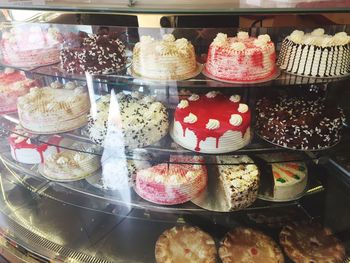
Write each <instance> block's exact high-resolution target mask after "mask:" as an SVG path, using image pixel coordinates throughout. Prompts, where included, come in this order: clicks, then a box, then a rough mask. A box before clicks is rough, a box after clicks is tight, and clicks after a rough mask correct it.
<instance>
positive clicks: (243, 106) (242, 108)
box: [238, 103, 249, 113]
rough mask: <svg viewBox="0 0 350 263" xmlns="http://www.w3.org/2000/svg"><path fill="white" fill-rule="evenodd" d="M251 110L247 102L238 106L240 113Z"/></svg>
mask: <svg viewBox="0 0 350 263" xmlns="http://www.w3.org/2000/svg"><path fill="white" fill-rule="evenodd" d="M248 110H249V107H248V105H247V104H244V103H240V104H239V106H238V112H240V113H246V112H247V111H248Z"/></svg>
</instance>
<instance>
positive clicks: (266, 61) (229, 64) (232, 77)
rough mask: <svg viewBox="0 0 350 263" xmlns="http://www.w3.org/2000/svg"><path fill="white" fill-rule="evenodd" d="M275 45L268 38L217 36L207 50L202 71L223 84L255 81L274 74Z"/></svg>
mask: <svg viewBox="0 0 350 263" xmlns="http://www.w3.org/2000/svg"><path fill="white" fill-rule="evenodd" d="M275 60H276V52H275V45H274V44H273V42H272V41H271V39H270V36H269V35H260V36H258V37H249V35H248V33H247V32H238V34H237V36H236V37H227V35H226V34H223V33H219V34H217V36H216V38H215V39H214V41H213V42H212V43H211V45H210V47H209V51H208V59H207V62H206V64H205V72H207V73H208V74H209V75H211V76H213V77H215V78H216V79H218V80H222V81H232V82H235V81H236V82H256V81H264V79H268V78H271V77H272V76H274V74H275V73H276V64H275Z"/></svg>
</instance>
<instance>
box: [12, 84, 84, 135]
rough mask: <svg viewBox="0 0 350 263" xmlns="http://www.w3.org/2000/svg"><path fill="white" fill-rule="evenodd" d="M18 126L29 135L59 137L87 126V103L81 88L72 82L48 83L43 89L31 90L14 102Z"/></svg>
mask: <svg viewBox="0 0 350 263" xmlns="http://www.w3.org/2000/svg"><path fill="white" fill-rule="evenodd" d="M17 108H18V116H19V119H20V124H21V126H22V127H23V128H25V129H26V130H29V131H31V132H33V133H42V134H45V133H46V134H50V133H60V132H67V131H71V130H74V129H77V128H80V127H82V126H83V125H85V124H86V123H87V113H88V112H89V110H90V101H89V96H88V94H87V92H85V90H84V88H83V87H79V86H76V84H75V83H73V82H68V83H67V84H65V85H62V84H60V83H59V82H53V83H51V86H49V87H44V88H31V89H30V92H29V93H28V94H26V95H24V96H22V97H19V98H18V101H17Z"/></svg>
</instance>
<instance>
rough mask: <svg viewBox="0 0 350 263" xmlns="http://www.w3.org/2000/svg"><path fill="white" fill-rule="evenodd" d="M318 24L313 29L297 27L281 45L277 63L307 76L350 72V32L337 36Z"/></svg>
mask: <svg viewBox="0 0 350 263" xmlns="http://www.w3.org/2000/svg"><path fill="white" fill-rule="evenodd" d="M324 32H325V31H324V29H322V28H317V29H315V30H314V31H312V32H311V33H307V34H305V33H304V31H299V30H294V31H293V32H292V34H290V35H289V36H287V37H286V38H285V39H284V40H283V42H282V46H281V51H280V53H279V56H278V60H277V64H278V65H279V66H280V68H281V69H283V70H284V71H285V72H288V73H291V74H296V75H300V76H306V77H340V76H344V75H347V74H349V73H350V36H348V35H347V34H346V33H345V32H339V33H336V34H335V35H334V36H332V35H327V34H324Z"/></svg>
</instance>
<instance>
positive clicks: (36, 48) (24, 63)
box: [0, 26, 62, 68]
mask: <svg viewBox="0 0 350 263" xmlns="http://www.w3.org/2000/svg"><path fill="white" fill-rule="evenodd" d="M61 42H62V35H61V34H60V33H59V32H58V30H57V28H53V27H50V28H43V27H40V26H32V27H30V28H28V27H22V26H18V27H13V28H12V29H11V30H9V31H5V32H3V34H2V38H1V40H0V48H1V53H2V63H3V64H6V65H11V66H14V67H26V68H32V67H39V66H43V65H49V64H53V63H57V62H59V60H60V58H59V54H60V47H61Z"/></svg>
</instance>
